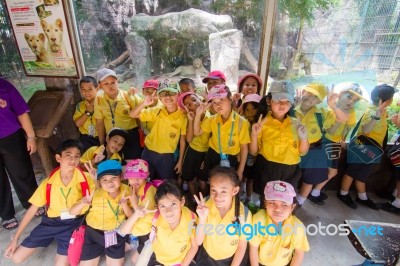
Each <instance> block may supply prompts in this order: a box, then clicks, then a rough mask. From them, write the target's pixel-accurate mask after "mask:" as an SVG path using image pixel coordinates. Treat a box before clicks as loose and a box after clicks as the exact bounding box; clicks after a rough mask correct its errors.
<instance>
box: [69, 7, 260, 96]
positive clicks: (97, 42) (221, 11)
mask: <svg viewBox="0 0 400 266" xmlns="http://www.w3.org/2000/svg"><path fill="white" fill-rule="evenodd" d="M74 9H75V14H76V19H77V24H78V28H79V35H80V38H81V46H82V52H83V56H84V62H85V69H86V72H87V74H89V75H95V72H96V70H97V69H99V68H101V67H103V66H106V67H110V68H115V70H116V72H117V74H118V75H119V80H120V83H121V87H122V88H124V89H127V88H128V87H129V86H132V85H135V86H141V85H142V84H143V81H144V80H146V79H149V78H156V79H159V80H164V79H166V78H168V79H170V80H179V79H180V78H181V77H183V76H184V77H190V78H193V79H195V81H196V83H197V85H199V86H201V87H203V85H204V84H202V82H201V79H202V78H203V77H204V76H205V75H206V73H207V72H208V71H210V69H211V68H213V69H216V68H218V67H220V66H219V65H218V64H220V62H218V60H217V59H215V62H214V61H213V60H214V59H213V56H214V57H215V58H218V56H220V57H221V56H222V58H223V59H224V60H225V63H226V64H225V65H226V66H225V69H224V71H227V72H229V73H225V74H226V75H227V78H228V79H230V84H229V85H230V86H232V87H233V89H235V88H236V82H237V79H238V76H240V75H241V74H242V73H245V72H254V73H255V72H256V71H257V68H258V56H259V50H260V38H261V35H262V34H261V31H262V20H263V10H264V1H263V0H216V1H198V0H189V1H186V0H174V1H171V0H165V1H158V0H149V1H133V0H130V1H102V0H97V1H80V0H75V1H74ZM227 30H238V31H239V32H237V31H232V32H227ZM217 32H220V33H221V32H224V33H225V35H224V34H219V35H218V34H217V36H215V37H216V38H215V39H214V40H215V41H214V42H213V43H212V44H210V42H209V36H210V34H212V33H217ZM241 34H243V37H242V36H241ZM219 38H220V39H219ZM218 40H220V42H218ZM210 45H213V47H212V48H211V51H210ZM221 47H222V52H221V53H220V51H219V50H218V49H220V48H221ZM212 55H213V56H212ZM196 58H199V59H200V60H201V61H202V64H203V66H204V68H205V72H206V73H203V72H204V71H203V72H202V71H199V70H197V69H193V67H192V65H193V62H194V60H195V59H196ZM180 66H188V67H187V68H184V69H182V68H181V69H180V70H181V71H179V70H178V71H177V72H175V74H176V75H173V76H172V77H170V76H171V75H169V74H171V73H172V72H173V71H175V70H176V69H177V68H178V67H180ZM238 69H239V70H240V72H239V75H238V73H237V72H238ZM199 72H200V73H201V74H200V77H199V76H196V73H199Z"/></svg>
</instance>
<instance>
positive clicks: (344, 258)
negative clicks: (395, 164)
mask: <svg viewBox="0 0 400 266" xmlns="http://www.w3.org/2000/svg"><path fill="white" fill-rule="evenodd" d="M327 194H328V195H329V198H328V200H327V201H326V203H325V205H324V206H316V205H314V204H312V203H311V202H309V201H307V202H306V203H305V204H304V205H303V207H302V208H301V209H299V210H298V211H297V214H296V215H297V217H298V218H299V219H300V220H301V221H302V222H303V223H304V224H305V225H308V224H310V223H314V224H318V222H321V223H322V225H328V224H331V223H332V224H336V225H338V224H340V223H343V221H344V220H346V219H352V220H362V221H374V222H385V223H397V224H399V223H400V216H396V215H394V214H390V213H387V212H384V211H374V210H370V209H368V208H366V207H363V206H359V207H358V209H356V210H352V209H350V208H348V207H347V206H344V204H342V203H341V202H339V200H338V199H337V198H336V195H335V193H334V192H333V191H330V192H328V193H327ZM371 198H372V199H374V200H376V201H377V202H379V201H380V202H382V201H383V200H380V199H378V198H376V197H374V195H371ZM16 202H18V200H16ZM23 214H24V210H23V209H22V208H21V206H17V215H16V217H17V219H18V220H21V217H22V216H23ZM39 221H40V218H35V219H34V220H33V223H31V225H30V226H29V227H28V229H27V230H26V232H25V234H24V235H23V236H22V237H21V238H24V237H25V236H27V235H28V232H29V231H30V230H31V229H32V228H33V227H34V226H35V225H36V224H38V223H39ZM12 234H13V231H7V230H4V229H2V228H1V229H0V252H1V254H3V253H4V250H5V248H6V246H7V244H8V242H9V239H10V238H11V235H12ZM308 241H309V244H310V248H311V250H310V252H308V253H306V256H305V260H304V263H303V265H318V266H325V265H326V266H328V265H343V266H345V265H346V266H350V265H359V264H361V263H362V262H363V261H364V258H363V257H362V256H361V255H359V254H358V253H357V251H356V250H355V249H354V248H353V246H352V245H351V243H350V241H349V240H348V238H347V236H309V237H308ZM397 241H400V240H399V239H398V240H397ZM55 253H56V245H55V244H54V243H53V244H52V245H50V246H49V247H48V248H46V249H41V250H40V251H39V252H37V253H36V254H35V255H34V256H33V257H31V258H30V259H29V260H28V261H27V262H26V263H24V264H23V265H30V266H39V265H41V266H42V265H52V264H53V262H54V255H55ZM128 256H129V255H127V257H128ZM0 265H12V263H11V262H10V261H9V260H7V259H5V258H4V257H3V256H1V257H0ZM101 265H105V262H104V260H102V263H101ZM125 265H130V263H128V262H127V263H125ZM398 265H400V263H398Z"/></svg>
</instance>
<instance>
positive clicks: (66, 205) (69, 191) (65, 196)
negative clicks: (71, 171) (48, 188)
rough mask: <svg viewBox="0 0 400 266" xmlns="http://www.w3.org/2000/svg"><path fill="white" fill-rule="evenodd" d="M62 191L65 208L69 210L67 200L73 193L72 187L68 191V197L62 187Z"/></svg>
mask: <svg viewBox="0 0 400 266" xmlns="http://www.w3.org/2000/svg"><path fill="white" fill-rule="evenodd" d="M60 190H61V194H62V196H63V198H64V199H65V208H67V209H68V204H67V199H68V196H69V193H71V187H70V188H69V189H68V193H67V195H65V194H64V190H63V189H62V187H60Z"/></svg>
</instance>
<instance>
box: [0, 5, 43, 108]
mask: <svg viewBox="0 0 400 266" xmlns="http://www.w3.org/2000/svg"><path fill="white" fill-rule="evenodd" d="M0 76H2V77H4V78H6V79H7V80H8V81H9V82H11V83H13V85H14V86H15V87H16V88H17V89H18V90H19V92H20V93H21V95H22V96H23V97H24V99H25V101H28V100H29V99H30V98H31V96H32V95H33V93H34V92H35V91H37V90H44V89H45V88H46V87H45V85H44V80H43V78H37V77H27V76H26V75H25V72H24V70H23V68H22V65H21V57H20V56H19V54H18V50H17V44H16V42H15V40H14V36H13V32H12V30H11V24H10V21H9V20H8V17H7V13H6V8H5V5H4V1H3V0H0Z"/></svg>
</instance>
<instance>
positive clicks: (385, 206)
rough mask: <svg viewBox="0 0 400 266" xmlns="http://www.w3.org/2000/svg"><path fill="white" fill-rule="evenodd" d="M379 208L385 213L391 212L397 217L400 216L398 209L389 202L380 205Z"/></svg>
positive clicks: (399, 209)
mask: <svg viewBox="0 0 400 266" xmlns="http://www.w3.org/2000/svg"><path fill="white" fill-rule="evenodd" d="M379 208H380V209H381V210H383V211H385V212H391V213H394V214H397V215H399V214H400V208H397V207H395V206H393V205H392V204H391V203H390V202H385V203H382V204H380V205H379Z"/></svg>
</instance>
